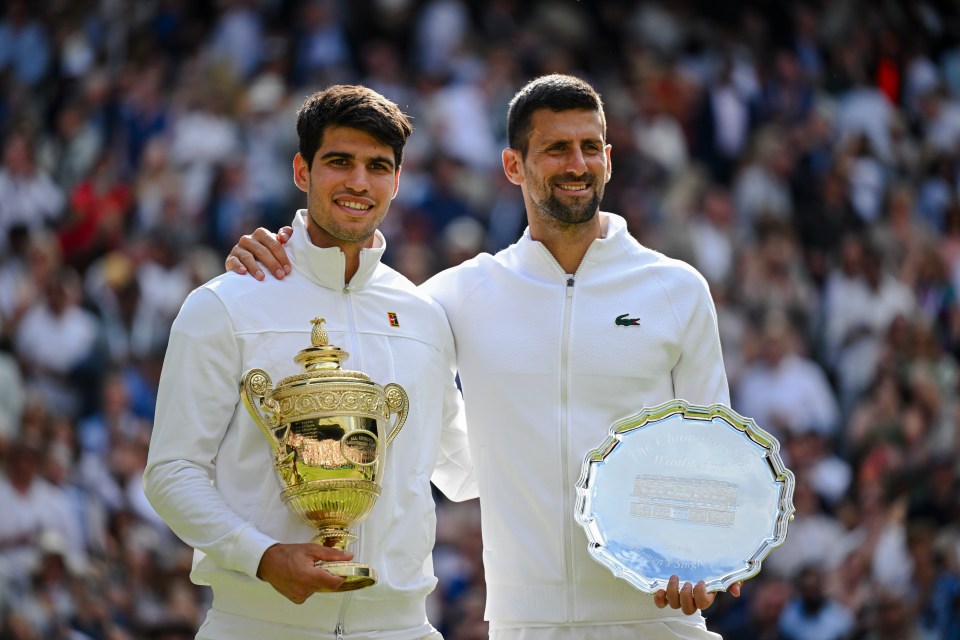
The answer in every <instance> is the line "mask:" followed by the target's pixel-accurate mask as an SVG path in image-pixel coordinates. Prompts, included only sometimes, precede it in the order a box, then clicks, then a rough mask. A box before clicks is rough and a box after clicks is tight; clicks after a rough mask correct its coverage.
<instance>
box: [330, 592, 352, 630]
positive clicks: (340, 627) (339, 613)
mask: <svg viewBox="0 0 960 640" xmlns="http://www.w3.org/2000/svg"><path fill="white" fill-rule="evenodd" d="M352 595H353V594H351V593H347V594H344V596H343V600H341V601H340V610H339V611H337V626H336V627H335V628H334V633H335V634H336V638H337V640H343V634H344V631H343V616H344V614H345V613H346V612H347V604H348V603H349V602H350V598H351V596H352Z"/></svg>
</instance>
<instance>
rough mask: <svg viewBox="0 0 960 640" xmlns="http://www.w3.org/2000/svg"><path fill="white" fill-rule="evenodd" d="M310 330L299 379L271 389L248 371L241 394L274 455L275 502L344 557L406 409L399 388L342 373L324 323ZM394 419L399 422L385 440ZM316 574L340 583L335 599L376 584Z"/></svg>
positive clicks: (339, 571)
mask: <svg viewBox="0 0 960 640" xmlns="http://www.w3.org/2000/svg"><path fill="white" fill-rule="evenodd" d="M311 322H312V323H313V331H312V332H311V336H310V338H311V342H312V346H310V347H307V348H306V349H303V350H302V351H300V353H298V354H297V355H296V356H295V357H294V361H295V362H297V364H300V365H301V366H302V367H303V373H300V374H297V375H293V376H289V377H287V378H284V379H283V380H281V381H280V384H278V385H277V387H276V388H273V383H272V381H271V380H270V376H269V374H267V372H266V371H264V370H263V369H251V370H249V371H247V372H246V373H245V374H244V375H243V380H242V381H241V382H240V394H241V396H242V397H243V403H244V404H245V405H246V407H247V410H248V411H250V414H251V415H252V416H253V419H254V420H256V422H257V424H258V425H259V426H260V428H261V429H262V430H263V433H264V435H266V436H267V440H268V441H269V442H270V444H271V446H272V447H273V452H274V465H275V466H276V469H277V473H278V475H279V477H280V483H281V485H282V487H281V488H282V491H281V493H280V498H281V499H282V500H283V501H284V503H286V504H287V505H289V506H290V507H291V508H292V509H293V510H294V511H295V512H296V513H297V514H298V515H299V516H300V517H301V518H303V520H304V521H306V522H307V523H308V524H309V525H311V526H313V527H315V528H316V529H317V534H316V535H315V536H314V537H313V540H312V541H313V542H315V543H317V544H321V545H325V546H328V547H334V548H336V549H344V548H345V547H346V546H347V545H348V544H349V543H350V542H352V541H354V540H356V539H357V536H356V535H354V534H353V533H350V532H349V531H348V530H347V527H349V526H351V525H353V524H355V523H357V522H360V521H361V520H363V519H364V518H366V517H367V516H368V515H369V514H370V511H371V510H372V509H373V505H374V504H375V503H376V501H377V498H378V497H379V495H380V478H381V476H382V474H383V456H384V452H385V450H386V447H387V445H389V444H390V443H391V442H392V441H393V439H394V438H395V437H396V436H397V433H399V432H400V429H401V428H402V427H403V423H404V422H405V421H406V419H407V413H408V412H409V409H410V401H409V399H408V398H407V392H406V391H405V390H404V389H403V387H401V386H400V385H398V384H396V383H393V382H391V383H390V384H387V385H385V386H383V387H381V386H380V385H378V384H377V383H375V382H373V381H371V380H370V377H369V376H367V375H366V374H364V373H361V372H359V371H347V370H344V369H341V368H340V363H341V361H343V360H345V359H346V358H347V357H348V356H349V354H348V353H347V352H346V351H343V350H342V349H340V348H339V347H337V346H335V345H332V344H328V336H327V332H326V330H325V329H324V328H323V323H324V319H323V318H314V319H313V320H312V321H311ZM391 414H396V419H395V421H394V424H393V427H392V428H391V429H390V431H389V435H387V436H386V439H384V437H383V434H384V433H385V432H386V430H387V427H389V421H390V415H391ZM320 566H322V568H323V569H324V571H327V572H329V573H332V574H334V575H338V576H341V577H343V578H344V579H345V580H344V582H343V584H342V585H340V587H339V589H337V591H353V590H355V589H362V588H364V587H369V586H371V585H373V584H375V583H376V582H377V574H376V571H374V570H373V568H372V567H370V566H369V565H366V564H362V563H359V562H326V563H322V564H321V565H320Z"/></svg>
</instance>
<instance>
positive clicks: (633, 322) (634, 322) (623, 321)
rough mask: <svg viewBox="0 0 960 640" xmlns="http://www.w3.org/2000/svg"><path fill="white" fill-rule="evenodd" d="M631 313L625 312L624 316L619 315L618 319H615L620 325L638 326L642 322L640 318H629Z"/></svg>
mask: <svg viewBox="0 0 960 640" xmlns="http://www.w3.org/2000/svg"><path fill="white" fill-rule="evenodd" d="M628 315H630V314H629V313H625V314H623V315H622V316H617V319H616V320H614V322H615V323H617V326H620V327H636V326H638V325H639V324H640V318H628V317H627V316H628Z"/></svg>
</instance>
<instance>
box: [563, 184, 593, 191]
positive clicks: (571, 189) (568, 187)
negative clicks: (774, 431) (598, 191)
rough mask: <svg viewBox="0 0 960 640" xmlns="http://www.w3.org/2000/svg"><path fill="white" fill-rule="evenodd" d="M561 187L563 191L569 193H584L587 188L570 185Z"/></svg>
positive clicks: (582, 185) (583, 185) (585, 186)
mask: <svg viewBox="0 0 960 640" xmlns="http://www.w3.org/2000/svg"><path fill="white" fill-rule="evenodd" d="M559 186H560V188H561V189H566V190H567V191H583V190H584V189H586V188H587V185H585V184H581V185H576V186H574V185H569V184H561V185H559Z"/></svg>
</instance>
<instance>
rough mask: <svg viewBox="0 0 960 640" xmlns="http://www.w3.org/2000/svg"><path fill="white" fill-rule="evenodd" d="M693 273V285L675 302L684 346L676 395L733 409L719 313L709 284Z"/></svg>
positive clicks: (675, 377)
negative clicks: (722, 345)
mask: <svg viewBox="0 0 960 640" xmlns="http://www.w3.org/2000/svg"><path fill="white" fill-rule="evenodd" d="M690 271H691V272H692V273H690V275H691V276H692V281H689V282H687V283H684V284H683V285H682V286H681V287H680V291H681V295H679V296H677V298H676V299H675V301H674V305H675V309H676V310H677V315H678V321H679V323H680V343H681V349H680V359H679V360H678V361H677V364H676V365H675V366H674V368H673V372H672V375H673V390H674V395H675V397H677V398H680V399H682V400H686V401H687V402H690V403H692V404H698V405H711V404H714V403H718V404H723V405H726V406H730V388H729V385H728V383H727V373H726V369H725V368H724V365H723V353H722V351H721V348H720V332H719V329H718V327H717V310H716V308H715V307H714V304H713V299H712V298H711V296H710V288H709V286H708V285H707V282H706V280H704V279H703V277H702V276H700V274H699V273H696V272H695V271H693V270H692V268H691V269H690ZM677 307H679V308H678V309H677Z"/></svg>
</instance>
